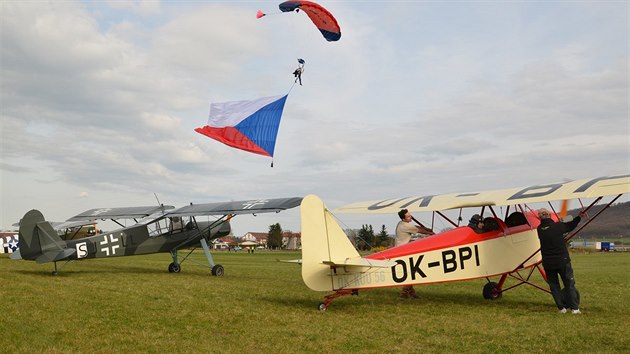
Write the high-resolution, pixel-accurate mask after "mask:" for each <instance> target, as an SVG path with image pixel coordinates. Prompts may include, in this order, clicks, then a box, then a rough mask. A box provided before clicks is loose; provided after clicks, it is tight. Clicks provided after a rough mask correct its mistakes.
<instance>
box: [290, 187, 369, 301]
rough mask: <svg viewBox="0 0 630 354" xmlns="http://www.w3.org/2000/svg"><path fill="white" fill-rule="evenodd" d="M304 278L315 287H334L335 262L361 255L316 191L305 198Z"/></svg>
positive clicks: (332, 288) (322, 289)
mask: <svg viewBox="0 0 630 354" xmlns="http://www.w3.org/2000/svg"><path fill="white" fill-rule="evenodd" d="M300 209H301V222H302V279H303V280H304V283H305V284H306V286H308V287H309V288H311V289H312V290H315V291H332V290H334V284H333V269H332V267H331V264H336V263H338V262H340V261H345V260H350V259H360V258H361V256H360V255H359V252H357V250H356V249H355V248H354V246H353V245H352V243H351V242H350V240H348V237H347V236H346V234H345V233H344V232H343V230H342V229H341V227H340V226H339V225H338V224H337V222H336V221H335V219H334V217H333V215H332V214H331V213H330V212H329V211H328V209H327V208H326V206H325V205H324V203H323V202H322V201H321V200H320V199H319V198H318V197H317V196H315V195H308V196H306V197H305V198H304V199H303V200H302V204H301V206H300Z"/></svg>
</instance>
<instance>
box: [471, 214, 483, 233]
mask: <svg viewBox="0 0 630 354" xmlns="http://www.w3.org/2000/svg"><path fill="white" fill-rule="evenodd" d="M468 227H470V228H471V229H473V230H474V231H475V232H476V233H478V234H481V233H483V232H484V231H483V218H482V217H481V216H480V215H479V214H475V215H473V216H472V217H471V218H470V220H469V221H468Z"/></svg>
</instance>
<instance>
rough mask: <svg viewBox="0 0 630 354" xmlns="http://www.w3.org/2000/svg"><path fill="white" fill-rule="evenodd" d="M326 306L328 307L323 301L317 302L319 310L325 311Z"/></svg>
mask: <svg viewBox="0 0 630 354" xmlns="http://www.w3.org/2000/svg"><path fill="white" fill-rule="evenodd" d="M327 308H328V307H327V306H326V304H325V303H323V302H320V303H319V305H318V306H317V309H318V310H320V311H322V312H324V311H326V309H327Z"/></svg>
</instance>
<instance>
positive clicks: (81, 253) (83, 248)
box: [75, 242, 88, 259]
mask: <svg viewBox="0 0 630 354" xmlns="http://www.w3.org/2000/svg"><path fill="white" fill-rule="evenodd" d="M75 248H76V250H77V258H79V259H81V258H85V257H87V255H88V247H87V242H79V243H77V244H76V245H75Z"/></svg>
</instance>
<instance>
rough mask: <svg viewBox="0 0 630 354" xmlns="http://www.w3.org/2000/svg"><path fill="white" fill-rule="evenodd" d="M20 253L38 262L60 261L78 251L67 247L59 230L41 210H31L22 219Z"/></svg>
mask: <svg viewBox="0 0 630 354" xmlns="http://www.w3.org/2000/svg"><path fill="white" fill-rule="evenodd" d="M18 237H19V247H20V248H19V251H20V253H19V255H20V257H21V258H22V259H26V260H34V261H36V262H37V263H46V262H53V261H58V260H61V259H64V258H67V257H68V256H70V255H72V254H74V253H75V252H76V250H75V249H68V248H66V243H65V242H64V241H63V240H61V237H59V235H57V232H55V230H54V229H53V228H52V226H51V225H50V223H49V222H47V221H46V220H44V216H43V215H42V213H41V212H39V210H34V209H33V210H31V211H29V212H28V213H26V214H25V215H24V217H23V218H22V220H21V221H20V231H19V236H18Z"/></svg>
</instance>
